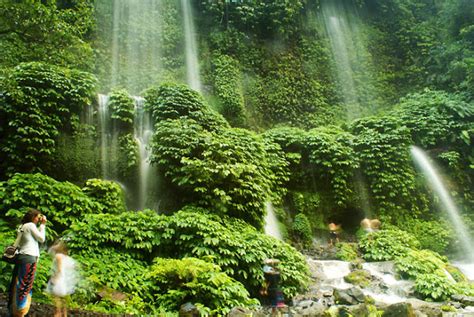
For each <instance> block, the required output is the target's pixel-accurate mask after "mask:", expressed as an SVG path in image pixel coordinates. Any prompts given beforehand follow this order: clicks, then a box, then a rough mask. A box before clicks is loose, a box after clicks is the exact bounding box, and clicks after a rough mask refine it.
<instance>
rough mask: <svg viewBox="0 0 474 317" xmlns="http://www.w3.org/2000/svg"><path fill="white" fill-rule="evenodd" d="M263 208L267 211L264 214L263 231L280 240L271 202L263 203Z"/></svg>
mask: <svg viewBox="0 0 474 317" xmlns="http://www.w3.org/2000/svg"><path fill="white" fill-rule="evenodd" d="M265 210H266V211H267V214H266V215H265V233H266V234H268V235H269V236H272V237H274V238H276V239H278V240H282V236H281V233H280V229H279V228H278V220H277V218H276V215H275V210H274V209H273V205H272V203H271V202H269V201H268V202H266V203H265Z"/></svg>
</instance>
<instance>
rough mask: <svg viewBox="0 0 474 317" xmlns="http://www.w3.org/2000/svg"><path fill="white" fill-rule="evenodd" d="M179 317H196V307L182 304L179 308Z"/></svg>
mask: <svg viewBox="0 0 474 317" xmlns="http://www.w3.org/2000/svg"><path fill="white" fill-rule="evenodd" d="M179 316H180V317H198V316H199V311H198V309H197V307H196V306H195V305H194V304H192V303H184V304H183V305H181V307H180V308H179Z"/></svg>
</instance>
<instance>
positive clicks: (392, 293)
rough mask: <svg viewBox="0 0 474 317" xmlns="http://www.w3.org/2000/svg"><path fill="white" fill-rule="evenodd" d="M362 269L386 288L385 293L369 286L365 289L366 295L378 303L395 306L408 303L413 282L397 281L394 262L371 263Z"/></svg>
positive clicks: (365, 264) (364, 265) (363, 265)
mask: <svg viewBox="0 0 474 317" xmlns="http://www.w3.org/2000/svg"><path fill="white" fill-rule="evenodd" d="M362 268H363V269H364V270H366V271H368V272H369V273H370V275H372V276H373V277H375V278H377V279H378V280H380V281H381V282H382V284H383V285H384V286H386V288H387V289H386V290H385V291H384V292H379V291H374V290H373V289H371V286H369V287H368V288H367V289H364V290H363V292H364V294H365V295H368V296H371V297H372V298H374V299H375V300H376V301H377V302H382V303H386V304H395V303H400V302H404V301H406V299H407V297H408V296H409V295H410V293H411V291H412V288H413V282H412V281H408V280H397V279H396V278H395V268H394V266H393V263H392V262H370V263H364V264H362Z"/></svg>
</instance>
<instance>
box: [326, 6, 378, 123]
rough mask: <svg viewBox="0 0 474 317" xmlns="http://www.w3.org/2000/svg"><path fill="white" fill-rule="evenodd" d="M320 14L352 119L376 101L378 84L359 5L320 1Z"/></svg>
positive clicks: (347, 111) (344, 99)
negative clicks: (357, 6)
mask: <svg viewBox="0 0 474 317" xmlns="http://www.w3.org/2000/svg"><path fill="white" fill-rule="evenodd" d="M321 17H322V21H323V23H324V27H325V29H326V33H327V36H328V38H329V43H330V45H331V53H332V55H333V59H334V71H335V75H336V77H337V80H338V82H339V85H340V86H341V87H340V88H341V89H340V92H341V94H342V98H343V101H344V103H345V106H346V116H347V118H348V119H349V120H352V119H355V118H358V117H360V116H361V115H362V114H363V113H364V111H365V110H367V109H369V108H371V107H372V106H374V105H373V103H374V102H375V98H374V97H375V86H374V85H373V84H372V82H371V80H370V76H369V74H368V73H370V67H371V64H372V62H371V57H370V54H369V52H368V50H367V47H366V42H367V41H366V40H365V38H364V37H363V35H362V32H361V30H360V28H361V25H362V24H361V21H360V19H359V18H358V16H357V12H356V8H355V7H354V6H350V5H349V4H347V3H344V2H342V1H336V0H323V1H321ZM361 101H362V104H361ZM362 107H364V108H365V110H364V109H363V108H362Z"/></svg>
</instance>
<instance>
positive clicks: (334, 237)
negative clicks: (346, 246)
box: [328, 222, 341, 246]
mask: <svg viewBox="0 0 474 317" xmlns="http://www.w3.org/2000/svg"><path fill="white" fill-rule="evenodd" d="M328 229H329V246H333V245H335V244H336V243H339V233H340V232H341V225H340V224H336V223H334V222H331V223H330V224H328Z"/></svg>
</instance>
